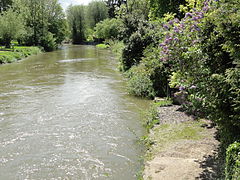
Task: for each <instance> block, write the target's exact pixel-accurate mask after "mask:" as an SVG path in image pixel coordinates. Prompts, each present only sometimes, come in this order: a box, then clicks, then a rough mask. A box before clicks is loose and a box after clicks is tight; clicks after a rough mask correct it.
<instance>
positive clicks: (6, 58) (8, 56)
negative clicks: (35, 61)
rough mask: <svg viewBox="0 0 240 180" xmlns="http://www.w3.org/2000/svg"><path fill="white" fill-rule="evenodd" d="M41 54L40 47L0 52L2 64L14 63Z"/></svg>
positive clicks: (18, 47) (19, 47)
mask: <svg viewBox="0 0 240 180" xmlns="http://www.w3.org/2000/svg"><path fill="white" fill-rule="evenodd" d="M39 52H41V50H40V49H39V48H38V47H25V46H16V47H14V50H11V51H10V50H8V49H3V51H1V50H0V64H5V63H12V62H15V61H17V60H20V59H22V58H25V57H28V56H30V55H33V54H37V53H39Z"/></svg>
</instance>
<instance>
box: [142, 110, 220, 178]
mask: <svg viewBox="0 0 240 180" xmlns="http://www.w3.org/2000/svg"><path fill="white" fill-rule="evenodd" d="M179 109H180V107H179V106H169V107H160V108H159V109H158V110H159V118H160V121H161V124H160V125H159V126H161V125H163V124H184V123H185V122H191V121H192V122H193V123H194V121H195V120H194V118H193V117H190V116H188V115H186V114H185V113H184V112H182V111H180V110H179ZM188 126H189V124H188ZM176 127H178V125H177V126H176ZM199 128H201V129H200V131H198V129H197V132H199V134H194V135H195V136H196V137H200V138H192V137H184V138H180V136H181V135H182V134H181V133H180V135H179V139H178V137H177V136H178V134H177V133H176V132H173V131H172V130H170V131H169V132H166V133H176V136H174V137H175V138H169V139H170V140H168V142H167V143H162V144H161V142H164V141H158V139H159V137H163V140H164V138H165V136H164V134H160V135H159V134H158V131H161V128H160V129H158V127H155V128H154V129H153V130H152V132H151V133H150V138H152V139H155V140H156V141H155V145H154V146H155V147H153V148H152V149H155V150H154V153H153V158H151V160H149V161H147V162H146V163H145V170H144V176H143V178H144V179H145V180H149V179H152V180H193V179H201V180H213V179H218V176H219V167H218V163H217V160H216V159H217V150H218V146H219V142H218V141H217V140H216V137H215V136H216V132H217V130H216V128H215V127H213V126H212V124H211V122H209V121H206V120H204V121H202V122H201V124H200V127H199ZM183 131H184V129H183ZM183 133H184V132H183ZM157 134H158V135H157ZM184 136H187V134H186V135H184ZM166 137H168V136H166Z"/></svg>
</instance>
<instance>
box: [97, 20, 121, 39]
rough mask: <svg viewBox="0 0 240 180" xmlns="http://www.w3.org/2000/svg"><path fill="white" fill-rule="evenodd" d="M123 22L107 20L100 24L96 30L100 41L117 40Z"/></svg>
mask: <svg viewBox="0 0 240 180" xmlns="http://www.w3.org/2000/svg"><path fill="white" fill-rule="evenodd" d="M121 24H122V21H121V20H120V19H115V18H112V19H105V20H104V21H101V22H99V23H98V24H97V25H96V27H95V28H94V29H95V35H96V37H97V38H99V39H104V40H106V39H116V38H117V37H118V35H119V33H120V32H119V27H120V26H121Z"/></svg>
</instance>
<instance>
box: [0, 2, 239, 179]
mask: <svg viewBox="0 0 240 180" xmlns="http://www.w3.org/2000/svg"><path fill="white" fill-rule="evenodd" d="M0 11H1V15H0V27H1V28H0V43H1V44H3V45H4V46H5V47H6V48H10V47H11V41H12V40H17V41H18V42H19V44H21V45H31V46H32V45H34V46H42V47H44V49H45V50H46V51H51V50H54V49H56V48H57V46H58V44H60V43H61V42H62V41H63V40H64V39H65V37H66V36H67V35H68V36H69V38H70V39H71V40H72V42H73V43H74V44H81V43H84V42H86V41H91V42H94V43H105V45H104V44H99V45H98V47H100V48H107V47H109V46H110V47H111V48H112V50H113V51H114V52H116V53H117V56H118V57H119V68H120V70H121V71H122V72H123V73H124V74H125V75H126V77H127V78H128V89H129V92H130V93H131V94H133V95H136V96H140V97H148V98H154V97H155V96H160V97H170V98H172V99H173V101H174V102H178V103H180V104H181V105H182V106H183V108H184V109H185V110H186V111H188V112H189V113H191V114H193V115H195V116H198V117H205V118H208V119H210V120H212V121H213V122H214V123H215V124H216V125H217V126H218V127H219V132H220V139H221V143H222V148H223V149H224V151H225V152H226V149H227V147H228V146H229V145H230V144H232V143H234V142H235V141H237V142H238V141H239V140H240V133H239V132H240V115H239V111H240V89H239V87H240V81H239V80H240V70H239V67H240V66H239V65H240V58H239V57H240V39H239V37H240V26H239V25H240V0H235V1H230V0H181V1H177V0H114V1H113V0H106V1H93V2H91V3H90V4H89V5H87V6H84V5H79V6H69V7H68V9H67V19H66V18H65V15H64V13H63V10H62V8H61V6H60V5H59V3H58V1H57V0H16V1H11V0H4V1H1V3H0ZM18 51H20V50H19V48H15V50H14V52H11V51H1V52H0V55H1V56H0V57H1V60H0V62H2V63H3V62H11V61H12V60H13V59H18V58H19V57H20V56H22V55H21V54H20V52H18ZM21 53H23V52H21ZM24 53H25V52H24ZM24 53H23V54H24ZM155 113H156V112H155V111H154V110H152V114H153V115H156V114H155ZM155 123H158V122H157V121H156V119H155V120H154V119H153V120H149V122H148V126H149V127H152V126H153V125H154V124H155ZM188 130H189V129H184V131H187V132H188ZM190 134H192V136H195V135H196V133H190ZM235 146H236V143H235V144H233V145H230V146H229V149H228V151H227V160H226V163H227V164H226V168H227V170H226V177H227V178H228V179H231V178H233V176H235V174H236V173H238V171H237V168H235V167H238V164H239V163H238V160H236V161H235V160H234V163H235V162H236V164H237V165H236V166H235V164H234V163H233V161H232V159H235V156H234V155H232V152H233V151H234V152H235V151H237V152H238V153H239V148H236V149H234V148H233V147H235ZM232 149H234V150H232ZM233 164H234V165H233ZM231 170H232V171H231Z"/></svg>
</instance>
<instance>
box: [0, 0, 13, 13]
mask: <svg viewBox="0 0 240 180" xmlns="http://www.w3.org/2000/svg"><path fill="white" fill-rule="evenodd" d="M12 2H13V1H12V0H1V1H0V13H2V11H5V10H7V9H8V8H10V7H11V5H12Z"/></svg>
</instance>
